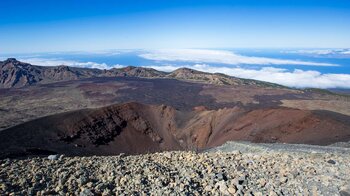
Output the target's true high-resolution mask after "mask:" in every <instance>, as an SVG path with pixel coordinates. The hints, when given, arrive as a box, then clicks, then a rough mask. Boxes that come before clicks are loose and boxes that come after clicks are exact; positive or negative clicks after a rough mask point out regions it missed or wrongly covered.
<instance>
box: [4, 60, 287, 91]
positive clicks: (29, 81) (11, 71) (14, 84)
mask: <svg viewBox="0 0 350 196" xmlns="http://www.w3.org/2000/svg"><path fill="white" fill-rule="evenodd" d="M93 77H144V78H173V79H178V80H187V81H194V82H203V83H209V84H217V85H255V86H269V87H275V88H276V87H277V88H287V87H284V86H282V85H278V84H273V83H269V82H263V81H257V80H250V79H241V78H237V77H233V76H228V75H225V74H222V73H206V72H201V71H197V70H193V69H189V68H186V67H183V68H179V69H176V70H174V71H172V72H163V71H158V70H156V69H153V68H145V67H136V66H127V67H122V68H111V69H108V70H106V69H104V70H101V69H92V68H79V67H71V66H67V65H58V66H52V67H48V66H38V65H31V64H29V63H25V62H21V61H18V60H16V59H15V58H8V59H7V60H5V61H0V88H21V87H24V86H31V85H35V84H46V83H52V82H58V81H69V80H78V79H84V78H93Z"/></svg>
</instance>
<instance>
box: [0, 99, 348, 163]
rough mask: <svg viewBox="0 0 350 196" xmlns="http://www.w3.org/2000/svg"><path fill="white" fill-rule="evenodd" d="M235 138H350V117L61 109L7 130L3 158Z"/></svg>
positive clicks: (132, 106)
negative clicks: (59, 112) (70, 110)
mask: <svg viewBox="0 0 350 196" xmlns="http://www.w3.org/2000/svg"><path fill="white" fill-rule="evenodd" d="M282 116H288V118H283V119H281V117H282ZM231 140H244V141H253V142H285V143H304V144H320V145H327V144H332V143H335V142H340V141H348V140H350V117H349V116H343V115H339V114H335V113H327V112H311V111H306V110H297V109H290V108H283V107H282V108H267V109H256V110H246V109H243V108H240V107H234V108H225V109H219V110H207V109H206V108H204V107H197V108H195V109H194V110H192V111H179V110H176V109H174V108H173V107H170V106H166V105H146V104H140V103H135V102H131V103H124V104H117V105H112V106H108V107H102V108H96V109H84V110H77V111H72V112H67V113H61V114H57V115H53V116H48V117H44V118H40V119H36V120H33V121H30V122H27V123H23V124H21V125H18V126H14V127H12V128H9V129H6V130H3V131H1V132H0V157H5V156H20V155H28V154H31V153H34V154H35V153H39V154H40V153H45V152H54V153H64V154H67V155H113V154H118V153H121V152H124V153H132V154H133V153H146V152H153V151H162V150H179V149H205V148H208V147H214V146H218V145H221V144H223V143H225V142H226V141H231Z"/></svg>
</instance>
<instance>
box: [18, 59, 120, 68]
mask: <svg viewBox="0 0 350 196" xmlns="http://www.w3.org/2000/svg"><path fill="white" fill-rule="evenodd" d="M19 60H20V61H22V62H26V63H30V64H32V65H41V66H57V65H68V66H72V67H84V68H97V69H110V68H114V67H115V68H119V67H124V66H122V65H113V66H108V65H107V64H106V63H96V62H78V61H72V60H62V59H54V58H50V59H48V58H20V59H19Z"/></svg>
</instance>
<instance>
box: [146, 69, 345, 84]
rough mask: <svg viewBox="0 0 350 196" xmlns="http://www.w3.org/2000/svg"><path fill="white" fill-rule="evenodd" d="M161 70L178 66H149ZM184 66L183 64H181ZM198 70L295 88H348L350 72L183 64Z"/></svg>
mask: <svg viewBox="0 0 350 196" xmlns="http://www.w3.org/2000/svg"><path fill="white" fill-rule="evenodd" d="M149 67H151V68H154V69H157V70H161V71H167V72H169V71H173V70H175V69H178V68H180V66H171V65H167V66H149ZM181 67H184V66H181ZM185 67H188V68H191V69H195V70H198V71H204V72H210V73H224V74H227V75H230V76H235V77H240V78H248V79H255V80H261V81H266V82H272V83H277V84H281V85H285V86H289V87H297V88H306V87H308V88H350V74H322V73H320V72H318V71H303V70H300V69H295V70H294V71H288V70H286V69H280V68H274V67H263V68H261V69H259V70H254V69H245V68H230V67H214V66H210V65H206V64H196V65H192V66H191V65H190V66H185Z"/></svg>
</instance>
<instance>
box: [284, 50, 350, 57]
mask: <svg viewBox="0 0 350 196" xmlns="http://www.w3.org/2000/svg"><path fill="white" fill-rule="evenodd" d="M283 53H292V54H309V55H318V56H323V55H341V56H348V55H350V49H318V50H290V51H283Z"/></svg>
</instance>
